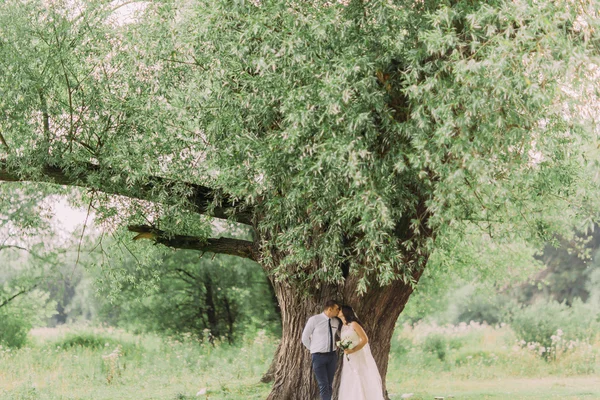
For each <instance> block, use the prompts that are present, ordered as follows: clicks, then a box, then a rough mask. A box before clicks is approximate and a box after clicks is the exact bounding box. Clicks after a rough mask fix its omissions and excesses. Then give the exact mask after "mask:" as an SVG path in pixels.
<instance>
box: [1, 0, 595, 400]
mask: <svg viewBox="0 0 600 400" xmlns="http://www.w3.org/2000/svg"><path fill="white" fill-rule="evenodd" d="M127 3H129V2H125V4H127ZM343 3H345V2H340V3H335V2H330V1H319V0H315V1H263V0H256V1H244V0H238V1H230V0H211V1H204V0H190V1H168V0H165V1H160V2H154V3H148V2H143V3H141V5H140V6H139V7H137V9H138V11H139V13H138V15H131V14H128V15H127V17H125V13H122V11H123V10H124V9H125V8H127V6H126V5H124V6H123V7H120V8H119V7H117V9H115V7H116V6H115V4H117V3H115V2H109V1H85V2H84V1H67V0H64V1H60V0H59V1H53V2H51V3H49V2H46V1H44V0H30V1H27V2H21V1H16V0H9V1H7V2H4V3H3V4H2V5H0V67H1V69H2V73H1V74H0V111H1V114H0V135H1V136H0V139H1V142H2V143H1V144H2V150H1V152H0V157H1V160H0V179H2V180H4V181H36V182H48V183H51V184H56V185H63V186H64V185H67V186H80V187H83V188H87V189H89V190H90V197H91V198H92V201H93V202H94V204H95V207H97V208H98V210H99V212H103V213H104V214H105V215H106V216H107V217H108V218H112V219H111V221H113V222H114V221H118V222H120V223H122V224H130V225H131V226H130V229H131V230H132V231H134V232H137V233H138V234H139V235H142V236H140V237H147V238H150V239H153V240H155V241H156V242H158V243H160V244H163V245H166V246H171V247H175V248H182V249H195V250H199V251H208V252H214V253H224V254H230V255H236V256H240V257H245V258H249V259H252V260H254V261H256V262H258V263H260V264H261V265H262V267H263V269H264V271H265V272H266V273H267V274H268V276H269V278H270V280H271V282H272V284H273V287H274V289H275V293H276V296H277V299H278V301H279V306H280V308H281V316H282V324H283V336H282V340H281V344H280V346H279V349H278V352H277V354H276V356H275V361H274V365H273V367H274V370H275V378H274V386H273V390H272V393H271V395H270V399H286V400H287V399H302V400H305V399H309V398H313V397H314V396H315V393H316V392H315V384H314V382H313V380H312V378H311V369H310V357H309V355H308V353H307V352H306V351H305V350H304V349H303V348H302V345H301V343H300V335H301V331H302V328H303V325H304V323H305V322H306V319H307V317H308V316H309V315H311V314H313V313H315V312H318V311H319V310H320V308H321V304H322V302H323V301H324V300H325V299H329V298H337V299H340V300H341V301H343V302H345V303H349V304H351V305H353V306H354V307H355V309H356V311H357V314H358V315H359V316H360V317H361V319H362V320H363V321H364V324H365V330H366V331H367V333H368V335H369V337H370V340H371V342H372V349H373V354H374V357H375V359H376V361H377V364H378V366H379V369H380V372H381V374H382V376H384V377H385V375H386V371H387V363H388V354H389V349H390V340H391V337H392V333H393V329H394V324H395V322H396V320H397V318H398V316H399V314H400V313H401V312H402V310H403V308H404V306H405V304H406V302H407V301H408V299H409V296H410V294H411V293H412V291H413V288H414V285H415V284H416V283H417V282H418V281H419V278H420V276H421V274H422V273H423V270H424V268H425V266H426V265H427V261H428V258H429V257H430V255H431V254H432V252H433V251H435V250H436V249H438V248H441V247H443V246H447V245H448V243H449V241H448V240H447V238H448V235H447V234H448V232H452V237H455V233H456V232H457V231H460V230H461V229H463V227H464V226H466V225H468V224H476V225H478V226H480V227H481V229H482V230H483V231H485V232H486V233H487V234H488V235H491V236H494V235H501V234H502V233H508V234H509V235H521V236H524V237H526V238H547V237H549V236H550V235H551V234H552V232H553V231H554V230H555V229H557V228H560V227H561V226H562V222H561V221H562V220H563V219H564V218H565V217H569V216H573V215H575V214H576V213H581V210H585V209H586V207H588V203H587V198H586V197H585V193H583V194H582V192H581V190H580V188H581V187H582V185H586V184H588V185H589V184H591V183H593V181H592V180H590V179H587V176H586V171H587V169H586V164H585V162H586V158H585V157H583V154H584V153H583V148H584V147H585V144H586V143H587V142H586V139H587V137H588V135H587V133H588V132H587V131H586V130H585V129H584V128H583V127H582V125H581V124H580V123H579V118H578V117H579V116H580V114H581V113H580V111H581V110H580V109H578V108H577V107H571V106H572V105H576V104H577V103H578V102H580V101H581V98H582V96H581V93H582V92H583V91H584V89H585V87H586V86H585V81H586V78H587V77H588V76H589V75H593V74H594V73H595V71H594V70H593V68H591V66H593V63H592V59H593V56H594V54H596V53H597V46H598V38H597V36H596V33H597V28H598V25H597V22H598V10H597V8H596V3H595V2H594V1H589V2H588V1H585V0H584V1H579V2H570V1H562V0H556V1H548V0H539V1H526V0H498V1H491V2H490V1H485V2H483V1H471V0H464V1H460V0H457V1H430V0H420V1H350V2H349V3H348V4H343ZM111 7H112V8H111ZM588 159H589V158H588ZM574 197H576V198H577V200H576V201H572V200H571V199H573V198H574ZM124 198H126V199H129V200H124ZM557 210H560V215H561V216H562V217H563V219H561V218H555V217H556V215H557V213H556V211H557ZM117 211H118V214H120V216H121V217H120V218H118V217H117V216H115V214H116V213H117ZM205 216H206V217H205ZM214 219H223V220H227V221H229V222H230V224H231V225H232V227H233V226H238V227H240V226H242V227H245V229H247V230H248V231H249V232H250V233H251V235H252V238H253V239H252V240H241V239H237V238H236V237H235V235H232V237H221V238H211V237H210V223H211V220H214Z"/></svg>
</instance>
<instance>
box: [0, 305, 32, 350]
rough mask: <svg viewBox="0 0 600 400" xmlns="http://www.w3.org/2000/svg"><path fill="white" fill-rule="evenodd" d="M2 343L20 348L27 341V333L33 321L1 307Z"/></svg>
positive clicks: (0, 327) (0, 340) (0, 339)
mask: <svg viewBox="0 0 600 400" xmlns="http://www.w3.org/2000/svg"><path fill="white" fill-rule="evenodd" d="M0 318H1V319H2V325H1V326H0V344H2V346H7V347H14V348H19V347H23V346H24V345H25V344H26V343H27V335H28V333H29V330H30V329H31V322H30V321H28V320H26V319H25V318H23V316H21V315H19V314H17V313H10V312H8V310H4V309H0Z"/></svg>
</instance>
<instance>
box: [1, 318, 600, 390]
mask: <svg viewBox="0 0 600 400" xmlns="http://www.w3.org/2000/svg"><path fill="white" fill-rule="evenodd" d="M558 333H559V334H560V335H559V336H557V335H554V336H555V337H554V343H553V344H552V347H551V350H550V351H549V354H550V355H549V356H547V357H545V356H544V355H543V352H542V351H541V350H540V346H539V345H535V344H532V343H529V344H527V343H523V342H522V341H519V339H518V338H517V335H516V334H515V332H514V331H513V329H512V328H511V327H510V326H508V325H502V326H500V325H498V326H489V325H487V324H479V323H470V324H466V323H462V324H458V325H445V326H438V325H436V324H434V323H423V322H421V323H417V324H415V325H408V324H406V325H404V326H399V327H398V328H397V330H396V334H395V335H394V340H393V343H392V351H391V353H390V365H389V372H388V377H387V382H388V389H389V392H390V397H391V399H401V398H407V397H408V398H411V399H433V398H434V397H444V398H446V399H449V398H455V399H553V398H554V399H593V398H600V376H599V375H598V374H597V371H599V370H600V365H599V360H598V353H599V351H600V341H598V338H597V337H595V336H593V337H592V336H590V337H588V338H585V339H582V340H566V339H562V337H564V336H566V335H567V334H562V333H561V332H558ZM276 344H277V339H276V338H275V337H273V336H271V335H270V334H268V333H266V332H265V331H262V330H259V331H256V332H248V333H247V334H246V336H245V337H244V338H243V340H240V341H238V343H237V344H236V345H229V344H226V343H217V344H215V345H214V346H213V345H210V344H202V343H200V342H199V341H197V340H195V339H192V338H191V337H187V338H186V337H183V338H179V339H174V338H164V337H160V336H156V335H152V334H132V333H127V332H125V331H122V330H118V329H112V328H91V327H66V326H62V327H60V328H41V329H34V330H33V331H31V333H30V339H29V342H28V344H27V345H26V346H25V347H22V348H20V349H7V348H2V349H0V398H2V399H11V400H13V399H14V400H37V399H40V400H42V399H43V400H54V399H94V400H100V399H170V400H176V399H215V400H216V399H264V398H266V396H267V394H268V393H269V390H270V385H269V384H262V383H260V378H261V376H262V374H263V373H264V372H265V371H266V370H267V368H268V366H269V363H270V361H271V356H272V354H273V352H274V351H275V348H276ZM553 352H554V353H553ZM411 394H412V396H411ZM403 395H404V397H402V396H403Z"/></svg>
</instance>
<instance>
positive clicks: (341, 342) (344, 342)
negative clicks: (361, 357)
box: [335, 339, 354, 361]
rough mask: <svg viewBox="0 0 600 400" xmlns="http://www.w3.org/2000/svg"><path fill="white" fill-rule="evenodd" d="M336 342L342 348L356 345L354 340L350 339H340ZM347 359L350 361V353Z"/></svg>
mask: <svg viewBox="0 0 600 400" xmlns="http://www.w3.org/2000/svg"><path fill="white" fill-rule="evenodd" d="M335 344H336V345H337V347H339V348H340V349H342V350H346V349H351V348H353V347H354V345H353V344H352V340H350V339H344V340H338V341H337V342H335ZM346 360H348V361H350V357H348V354H346Z"/></svg>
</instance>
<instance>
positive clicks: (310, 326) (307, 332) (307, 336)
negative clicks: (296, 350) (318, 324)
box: [302, 318, 315, 350]
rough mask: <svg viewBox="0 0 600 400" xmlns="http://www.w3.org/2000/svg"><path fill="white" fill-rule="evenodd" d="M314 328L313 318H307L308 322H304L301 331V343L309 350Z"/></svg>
mask: <svg viewBox="0 0 600 400" xmlns="http://www.w3.org/2000/svg"><path fill="white" fill-rule="evenodd" d="M314 330H315V324H314V319H313V318H309V319H308V322H307V323H306V326H305V327H304V330H303V331H302V344H303V345H304V347H306V348H307V349H308V350H310V342H311V339H312V334H313V331H314Z"/></svg>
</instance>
